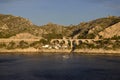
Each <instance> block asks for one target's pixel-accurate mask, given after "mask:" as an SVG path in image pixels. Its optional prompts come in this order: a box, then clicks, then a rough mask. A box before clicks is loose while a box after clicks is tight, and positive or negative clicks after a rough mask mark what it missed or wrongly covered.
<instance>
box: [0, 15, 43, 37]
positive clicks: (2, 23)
mask: <svg viewBox="0 0 120 80" xmlns="http://www.w3.org/2000/svg"><path fill="white" fill-rule="evenodd" d="M42 31H43V30H42V29H41V28H39V27H38V26H36V25H34V24H32V22H30V21H29V20H28V19H25V18H22V17H18V16H12V15H3V14H0V38H9V37H11V36H15V35H16V34H19V33H23V32H28V33H31V34H33V35H37V36H40V35H41V34H42Z"/></svg>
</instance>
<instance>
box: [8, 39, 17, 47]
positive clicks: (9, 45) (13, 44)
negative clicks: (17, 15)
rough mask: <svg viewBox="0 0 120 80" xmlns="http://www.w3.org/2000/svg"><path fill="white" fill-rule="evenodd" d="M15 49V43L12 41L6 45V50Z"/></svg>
mask: <svg viewBox="0 0 120 80" xmlns="http://www.w3.org/2000/svg"><path fill="white" fill-rule="evenodd" d="M16 47H17V46H16V43H15V42H13V41H11V42H9V43H8V45H7V49H15V48H16Z"/></svg>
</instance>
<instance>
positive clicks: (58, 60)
mask: <svg viewBox="0 0 120 80" xmlns="http://www.w3.org/2000/svg"><path fill="white" fill-rule="evenodd" d="M119 75H120V57H115V56H114V57H111V56H84V55H76V54H74V55H58V54H57V55H35V56H25V55H21V56H19V55H1V56H0V80H120V76H119Z"/></svg>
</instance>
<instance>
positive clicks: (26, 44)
mask: <svg viewBox="0 0 120 80" xmlns="http://www.w3.org/2000/svg"><path fill="white" fill-rule="evenodd" d="M18 47H19V48H22V49H24V48H28V47H29V44H28V43H27V42H25V41H23V40H22V41H20V42H19V46H18Z"/></svg>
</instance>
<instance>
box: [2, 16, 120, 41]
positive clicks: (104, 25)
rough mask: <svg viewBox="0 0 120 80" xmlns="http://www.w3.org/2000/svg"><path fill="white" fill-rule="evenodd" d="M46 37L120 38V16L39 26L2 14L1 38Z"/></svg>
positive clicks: (23, 19)
mask: <svg viewBox="0 0 120 80" xmlns="http://www.w3.org/2000/svg"><path fill="white" fill-rule="evenodd" d="M23 36H24V38H25V39H26V38H28V39H32V38H38V39H39V38H40V39H41V38H44V39H47V40H51V39H61V38H63V37H66V38H75V39H104V38H114V39H115V38H120V17H119V16H108V17H105V18H99V19H96V20H92V21H89V22H81V23H80V24H78V25H69V26H64V25H58V24H54V23H48V24H45V25H41V26H37V25H35V24H33V23H32V22H31V21H29V20H28V19H25V18H23V17H19V16H13V15H4V14H0V38H8V39H9V38H19V39H22V38H23Z"/></svg>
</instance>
